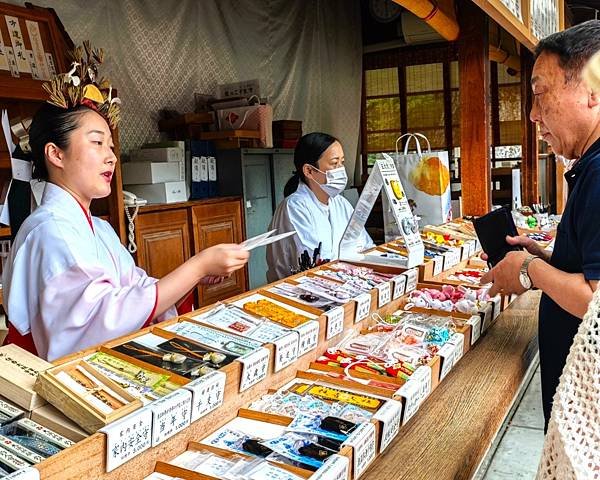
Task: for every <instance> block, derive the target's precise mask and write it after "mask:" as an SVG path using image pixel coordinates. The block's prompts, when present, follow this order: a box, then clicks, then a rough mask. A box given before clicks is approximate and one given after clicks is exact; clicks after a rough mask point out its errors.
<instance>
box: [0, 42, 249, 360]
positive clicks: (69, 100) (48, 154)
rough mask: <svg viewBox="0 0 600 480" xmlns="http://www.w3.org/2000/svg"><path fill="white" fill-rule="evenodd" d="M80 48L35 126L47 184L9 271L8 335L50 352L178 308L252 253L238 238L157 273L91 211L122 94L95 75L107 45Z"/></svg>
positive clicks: (109, 171)
mask: <svg viewBox="0 0 600 480" xmlns="http://www.w3.org/2000/svg"><path fill="white" fill-rule="evenodd" d="M75 53H76V56H75V58H76V59H77V62H78V63H79V66H77V65H76V66H77V69H76V70H74V71H72V72H73V73H71V74H70V75H69V74H67V75H62V76H60V77H59V78H58V79H55V80H54V81H52V82H51V83H50V84H47V85H48V90H49V91H50V94H51V100H49V103H46V104H44V105H43V106H42V107H41V109H40V110H39V111H38V112H37V114H36V115H35V117H34V119H33V122H32V124H31V127H30V130H29V144H30V148H31V156H32V161H33V165H34V170H33V174H34V178H39V179H44V180H46V181H47V184H46V187H45V190H44V193H43V197H42V201H41V204H40V206H39V207H38V208H37V209H36V210H35V211H34V212H33V213H32V214H31V215H30V216H29V217H27V218H26V220H25V221H24V223H23V224H22V225H21V227H20V228H19V230H18V233H17V236H16V238H15V241H14V243H13V245H12V248H11V252H10V256H9V258H8V261H7V263H6V267H5V270H4V275H3V277H4V282H3V286H4V300H5V303H4V304H5V307H6V309H7V314H8V321H9V334H8V337H7V342H9V343H16V344H18V345H20V346H22V347H24V348H26V349H28V350H30V351H32V352H34V353H36V354H38V355H39V356H40V357H42V358H45V359H48V360H54V359H56V358H58V357H61V356H63V355H66V354H69V353H72V352H74V351H77V350H81V349H84V348H86V347H90V346H92V345H96V344H99V343H102V342H105V341H108V340H111V339H113V338H115V337H118V336H121V335H125V334H128V333H131V332H133V331H135V330H137V329H140V328H142V327H144V326H147V325H149V324H151V323H153V322H157V321H160V320H162V319H165V318H168V317H170V316H174V315H176V313H177V312H176V310H175V308H174V305H175V304H176V303H177V302H179V301H180V300H181V299H182V298H184V297H185V296H186V295H187V293H188V292H189V291H190V290H191V289H192V288H193V287H194V286H195V285H196V284H197V283H199V282H210V281H212V279H214V278H219V277H222V276H226V275H229V274H231V273H232V272H233V271H235V270H237V269H238V268H241V267H242V266H243V265H244V264H245V263H246V261H247V259H248V252H246V251H244V250H242V249H241V247H239V246H238V245H217V246H214V247H211V248H207V249H206V250H203V251H202V252H200V253H198V254H197V255H195V256H194V257H192V258H191V259H189V260H188V261H187V262H185V263H184V264H183V265H181V266H180V267H178V268H177V269H175V270H174V271H172V272H171V273H169V274H168V275H166V276H165V277H163V278H161V279H160V280H157V279H155V278H151V277H149V276H148V275H147V274H146V273H145V272H144V271H143V270H141V269H140V268H137V267H136V266H135V264H134V262H133V259H132V257H131V255H130V254H129V253H128V252H127V250H126V249H125V247H123V245H122V244H121V243H120V241H119V238H118V237H117V235H116V234H115V232H114V230H113V229H112V227H111V226H110V224H108V223H107V222H105V221H103V220H101V219H99V218H96V217H93V216H91V214H90V210H89V209H90V203H91V201H92V200H93V199H95V198H103V197H106V196H108V195H109V194H110V191H111V180H112V176H113V173H114V169H115V165H116V162H117V158H116V157H115V154H114V152H113V148H114V144H113V139H112V135H111V127H112V128H114V127H115V126H116V122H117V120H118V113H119V110H118V108H119V102H118V101H115V99H114V98H111V90H110V89H109V88H105V86H106V85H104V84H100V85H98V84H96V83H95V82H94V78H95V77H96V75H95V74H94V72H96V71H97V70H96V69H97V65H96V62H98V63H100V61H101V58H102V56H101V52H98V51H92V50H91V49H90V48H89V45H86V51H85V53H86V54H87V59H86V58H85V56H84V51H83V50H81V49H78V50H76V52H75ZM69 88H70V89H75V90H71V91H69V90H68V89H69ZM73 92H75V94H74V93H73Z"/></svg>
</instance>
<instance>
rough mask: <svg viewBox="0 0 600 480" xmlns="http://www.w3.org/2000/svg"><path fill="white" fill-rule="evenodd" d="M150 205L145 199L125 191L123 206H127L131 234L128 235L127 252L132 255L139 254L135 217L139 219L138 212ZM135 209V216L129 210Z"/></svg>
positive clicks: (126, 211) (128, 227) (126, 212)
mask: <svg viewBox="0 0 600 480" xmlns="http://www.w3.org/2000/svg"><path fill="white" fill-rule="evenodd" d="M146 203H148V202H147V201H146V200H144V199H143V198H139V197H137V196H136V195H134V194H133V193H131V192H128V191H126V190H123V204H124V205H125V215H126V216H127V220H128V221H129V225H127V229H128V230H129V233H128V234H127V239H128V242H127V250H129V252H130V253H135V252H137V245H136V244H135V223H134V220H135V217H137V214H138V211H139V209H140V207H141V206H142V205H146ZM130 207H133V208H135V210H134V211H133V215H132V214H130V213H129V208H130Z"/></svg>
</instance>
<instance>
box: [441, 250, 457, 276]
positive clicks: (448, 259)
mask: <svg viewBox="0 0 600 480" xmlns="http://www.w3.org/2000/svg"><path fill="white" fill-rule="evenodd" d="M442 257H443V258H444V266H443V267H442V270H443V271H444V272H445V271H446V270H450V269H451V268H452V267H453V266H454V263H453V254H452V252H444V253H442Z"/></svg>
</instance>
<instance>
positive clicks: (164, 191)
mask: <svg viewBox="0 0 600 480" xmlns="http://www.w3.org/2000/svg"><path fill="white" fill-rule="evenodd" d="M127 190H128V191H130V192H131V193H133V194H135V195H137V196H138V197H141V198H143V199H145V200H147V201H148V203H175V202H185V201H187V194H186V188H185V182H184V181H179V182H165V183H154V184H149V185H127Z"/></svg>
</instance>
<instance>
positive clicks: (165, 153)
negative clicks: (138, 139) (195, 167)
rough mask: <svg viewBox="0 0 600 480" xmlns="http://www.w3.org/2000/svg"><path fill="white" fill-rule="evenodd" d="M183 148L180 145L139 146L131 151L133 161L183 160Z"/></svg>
mask: <svg viewBox="0 0 600 480" xmlns="http://www.w3.org/2000/svg"><path fill="white" fill-rule="evenodd" d="M184 156H185V150H184V148H181V147H163V148H160V147H159V148H141V149H139V150H134V151H133V152H132V153H131V160H133V161H134V162H183V161H184V160H185V158H184Z"/></svg>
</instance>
